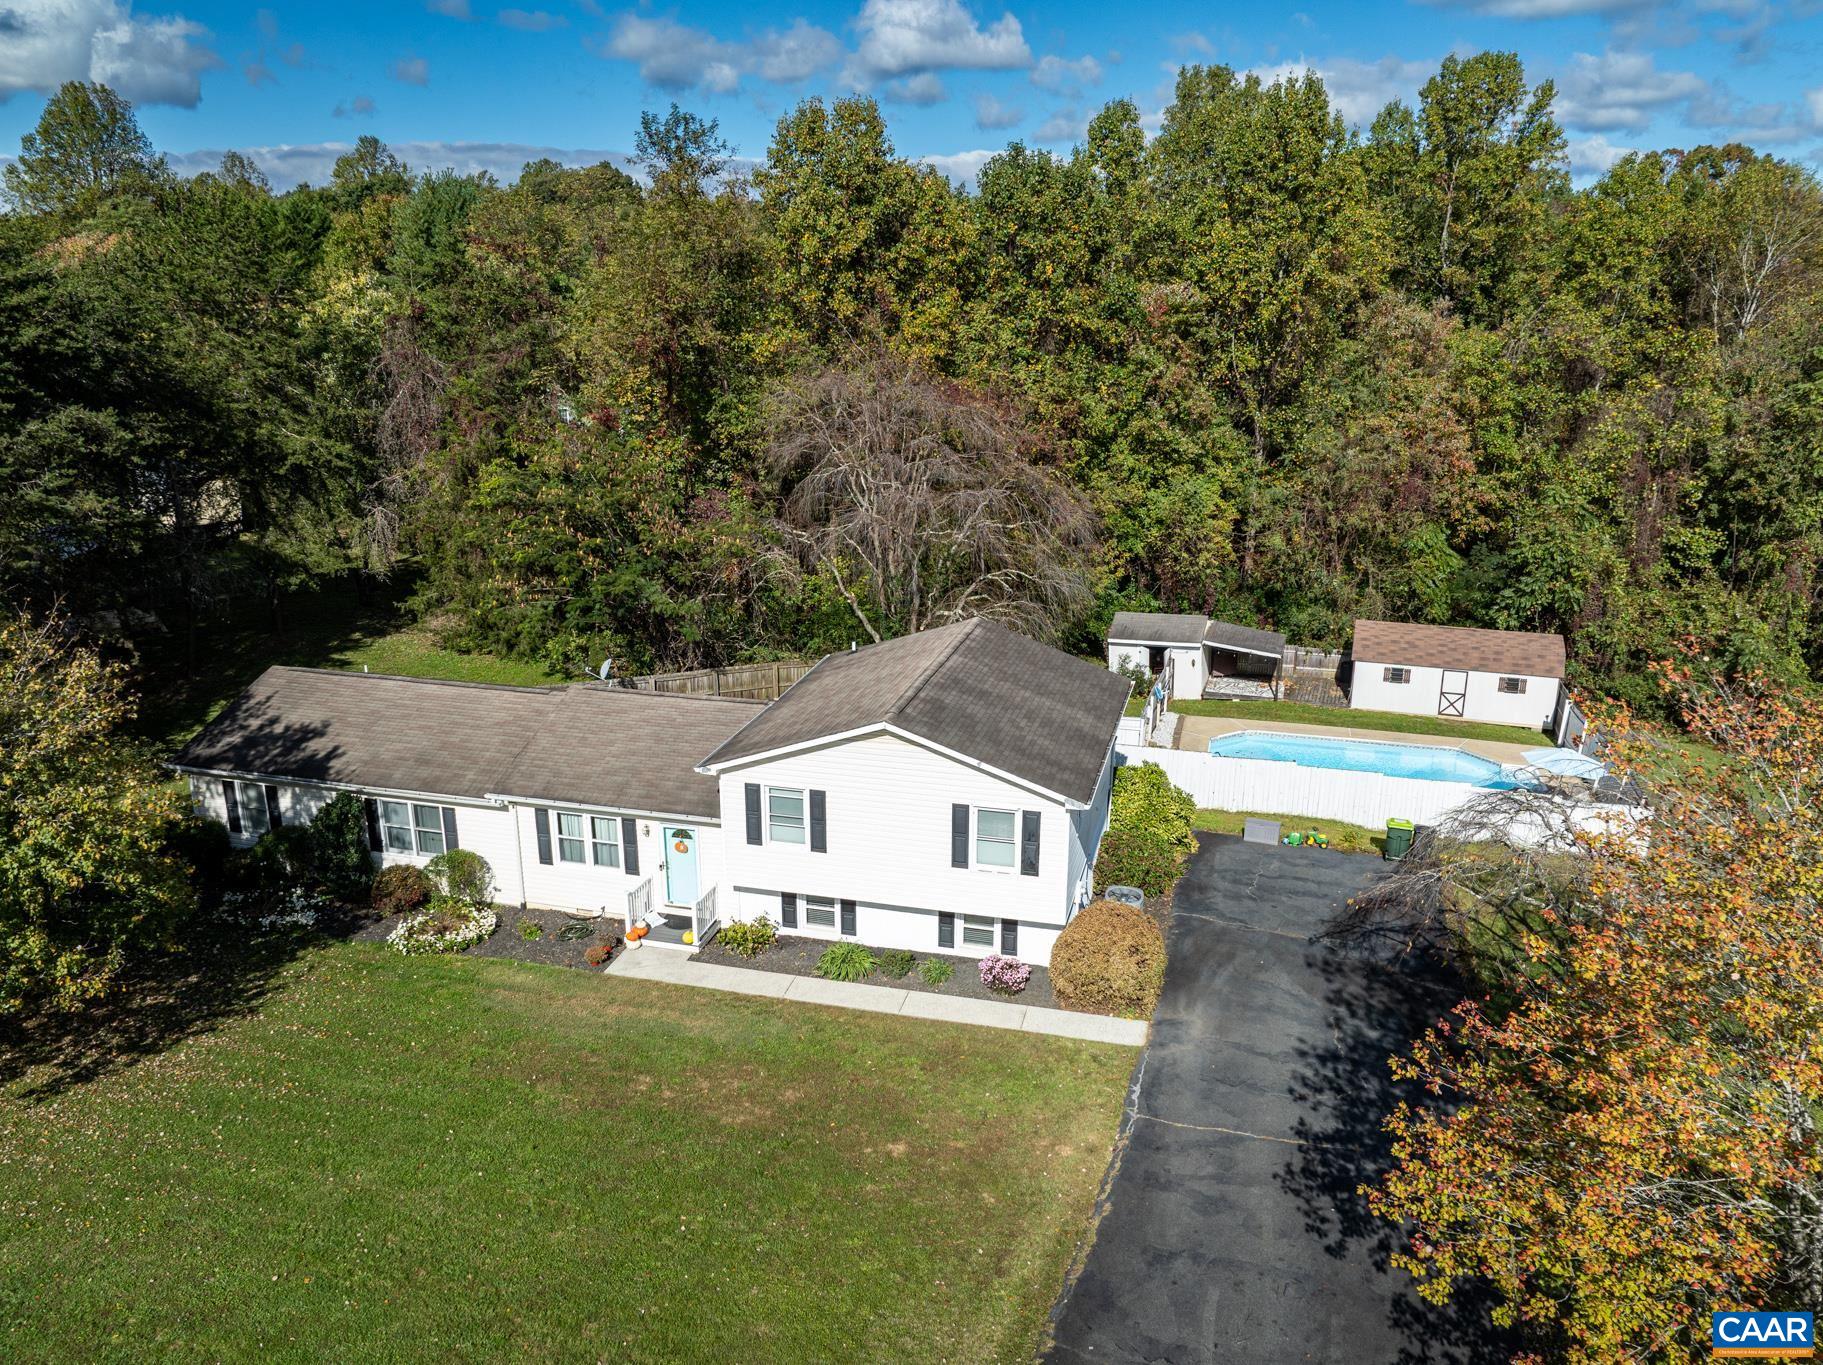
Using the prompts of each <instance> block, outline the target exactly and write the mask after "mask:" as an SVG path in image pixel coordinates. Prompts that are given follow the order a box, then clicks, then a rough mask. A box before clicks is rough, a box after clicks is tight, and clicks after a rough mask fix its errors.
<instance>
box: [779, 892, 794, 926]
mask: <svg viewBox="0 0 1823 1365" xmlns="http://www.w3.org/2000/svg"><path fill="white" fill-rule="evenodd" d="M779 923H781V924H783V925H784V926H785V927H786V928H787V929H795V928H797V927H798V896H797V892H795V891H781V892H779Z"/></svg>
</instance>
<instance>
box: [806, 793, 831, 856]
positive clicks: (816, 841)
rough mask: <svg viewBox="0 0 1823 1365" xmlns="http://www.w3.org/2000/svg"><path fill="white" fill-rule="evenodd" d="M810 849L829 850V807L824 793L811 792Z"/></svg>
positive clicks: (821, 851)
mask: <svg viewBox="0 0 1823 1365" xmlns="http://www.w3.org/2000/svg"><path fill="white" fill-rule="evenodd" d="M810 851H811V852H812V853H827V852H829V808H828V803H827V802H826V801H825V799H824V796H823V793H822V792H819V791H813V792H811V793H810Z"/></svg>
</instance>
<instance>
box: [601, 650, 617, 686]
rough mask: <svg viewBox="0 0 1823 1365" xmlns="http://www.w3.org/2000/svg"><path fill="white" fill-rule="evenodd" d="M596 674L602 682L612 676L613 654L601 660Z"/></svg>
mask: <svg viewBox="0 0 1823 1365" xmlns="http://www.w3.org/2000/svg"><path fill="white" fill-rule="evenodd" d="M598 676H599V677H600V678H601V680H602V681H603V682H606V681H607V680H608V679H609V678H611V677H613V676H614V656H613V655H612V654H610V655H609V656H608V657H607V658H605V659H603V660H602V661H601V672H600V673H599V674H598Z"/></svg>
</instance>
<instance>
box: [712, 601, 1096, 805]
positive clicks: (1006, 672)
mask: <svg viewBox="0 0 1823 1365" xmlns="http://www.w3.org/2000/svg"><path fill="white" fill-rule="evenodd" d="M1127 690H1128V685H1127V681H1126V679H1124V678H1122V677H1120V676H1118V675H1117V674H1114V673H1110V672H1109V671H1108V670H1107V669H1105V668H1103V667H1101V666H1100V665H1098V664H1092V663H1089V662H1087V661H1086V660H1083V659H1078V658H1075V657H1074V656H1072V655H1069V654H1065V653H1063V652H1062V651H1061V650H1056V649H1052V648H1051V647H1050V646H1048V645H1041V644H1039V643H1037V642H1036V641H1034V640H1028V639H1027V638H1026V637H1025V636H1023V635H1020V634H1017V633H1016V632H1014V631H1011V630H1008V629H1007V628H1006V627H1005V626H1002V625H998V624H996V623H994V622H992V621H986V620H980V619H976V620H970V621H963V622H960V623H958V624H956V625H953V626H942V627H940V628H938V629H936V630H926V631H921V632H919V633H918V634H916V635H907V636H904V637H902V638H900V639H897V640H888V641H887V642H886V643H885V644H879V645H870V646H868V647H867V648H866V649H858V650H854V651H852V652H850V653H847V654H832V655H830V656H829V657H828V658H826V659H824V660H823V661H822V662H821V663H819V664H818V665H817V666H816V667H815V668H813V669H811V670H810V672H809V673H806V674H805V675H804V676H803V677H802V678H800V679H799V680H798V681H797V682H796V683H794V684H792V686H791V687H790V688H789V689H788V690H787V691H786V693H785V695H784V696H782V697H780V698H779V699H778V700H777V701H775V702H773V703H772V705H771V706H769V707H767V708H766V709H765V710H764V711H763V712H761V713H760V714H759V715H758V716H756V717H754V718H753V719H752V720H751V721H749V722H748V724H747V725H746V726H745V727H744V728H743V729H742V730H741V731H740V733H739V734H736V735H734V736H733V737H732V738H731V739H729V740H728V741H727V742H726V743H724V744H723V745H722V746H721V747H720V748H718V749H716V750H715V752H714V753H712V754H710V755H709V757H708V758H706V759H704V760H703V763H704V766H710V765H714V764H722V763H729V762H734V761H737V760H739V759H743V758H751V757H754V756H755V755H757V754H764V753H771V752H773V751H775V750H778V749H786V748H790V747H792V746H794V745H798V744H806V743H811V742H813V741H815V740H819V739H826V738H829V737H830V736H833V735H840V734H846V733H848V732H850V731H854V730H862V729H867V728H870V727H873V726H878V725H883V724H891V725H894V726H897V727H898V728H900V729H902V730H905V731H907V732H908V733H910V734H914V735H917V736H919V737H920V738H923V739H926V740H929V741H930V742H931V743H933V744H938V745H941V746H942V747H944V748H946V749H952V750H954V751H955V752H957V753H960V754H966V755H967V756H968V757H970V758H973V759H976V760H978V761H980V762H982V763H986V764H988V765H989V766H991V767H994V768H998V769H999V770H1000V771H1002V772H1006V773H1011V774H1013V775H1014V776H1015V777H1019V778H1023V779H1024V780H1025V781H1027V782H1030V783H1032V784H1033V785H1034V786H1037V787H1041V788H1043V789H1044V790H1046V791H1051V792H1056V793H1057V794H1058V795H1060V796H1064V797H1068V798H1070V799H1072V800H1075V801H1080V802H1083V803H1085V804H1086V803H1087V802H1088V801H1090V800H1092V799H1093V797H1094V795H1095V785H1096V783H1097V781H1099V779H1100V777H1101V770H1102V764H1103V762H1104V760H1105V759H1106V757H1107V752H1108V745H1109V743H1110V742H1112V740H1113V738H1114V731H1115V728H1116V727H1117V725H1118V723H1119V721H1120V716H1121V712H1122V710H1123V709H1124V708H1125V706H1126V701H1127Z"/></svg>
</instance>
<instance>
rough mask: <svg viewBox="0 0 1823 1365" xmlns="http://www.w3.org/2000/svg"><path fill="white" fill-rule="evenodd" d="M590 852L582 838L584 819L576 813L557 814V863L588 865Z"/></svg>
mask: <svg viewBox="0 0 1823 1365" xmlns="http://www.w3.org/2000/svg"><path fill="white" fill-rule="evenodd" d="M588 860H589V855H588V850H587V848H586V847H585V846H584V840H583V837H582V817H581V816H580V815H578V814H576V812H574V811H568V810H560V811H558V812H557V861H558V862H560V863H586V862H587V861H588Z"/></svg>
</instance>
